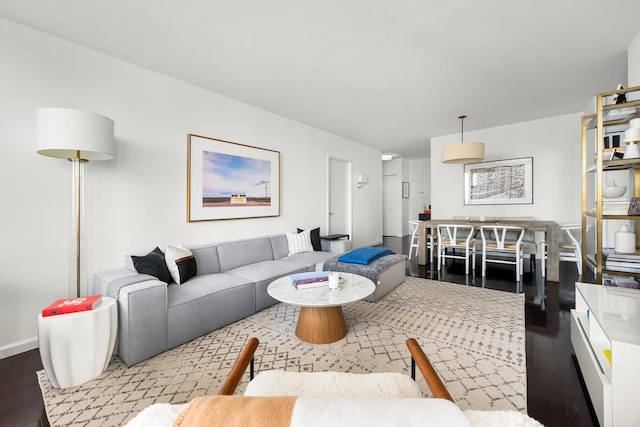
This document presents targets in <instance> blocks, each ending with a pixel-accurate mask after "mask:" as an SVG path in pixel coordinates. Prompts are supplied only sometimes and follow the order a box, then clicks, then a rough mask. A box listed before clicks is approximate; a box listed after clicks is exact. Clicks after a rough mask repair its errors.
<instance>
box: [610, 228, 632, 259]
mask: <svg viewBox="0 0 640 427" xmlns="http://www.w3.org/2000/svg"><path fill="white" fill-rule="evenodd" d="M615 241H616V246H615V250H616V253H618V254H633V253H635V252H636V235H635V233H634V232H633V231H630V230H629V226H628V225H622V226H620V230H618V231H616V236H615Z"/></svg>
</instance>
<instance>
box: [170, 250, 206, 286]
mask: <svg viewBox="0 0 640 427" xmlns="http://www.w3.org/2000/svg"><path fill="white" fill-rule="evenodd" d="M164 258H165V261H166V262H167V267H169V271H170V272H171V277H173V281H174V282H176V283H177V284H178V285H181V284H183V283H184V282H186V281H187V280H189V279H191V278H192V277H193V276H195V275H196V274H197V273H198V267H197V265H196V259H195V258H194V256H193V253H192V252H191V251H190V250H189V249H187V248H185V247H184V246H183V245H176V246H167V250H166V251H165V254H164Z"/></svg>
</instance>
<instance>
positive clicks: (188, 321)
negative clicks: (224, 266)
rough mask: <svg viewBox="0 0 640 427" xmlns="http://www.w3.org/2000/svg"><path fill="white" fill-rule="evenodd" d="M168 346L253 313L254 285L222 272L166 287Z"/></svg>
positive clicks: (254, 305) (254, 304)
mask: <svg viewBox="0 0 640 427" xmlns="http://www.w3.org/2000/svg"><path fill="white" fill-rule="evenodd" d="M167 303H168V308H167V345H168V348H170V347H174V346H176V345H179V344H182V343H184V342H187V341H190V340H192V339H194V338H196V337H199V336H201V335H204V334H206V333H208V332H210V331H213V330H215V329H218V328H221V327H222V326H224V325H228V324H229V323H232V322H235V321H237V320H240V319H242V318H245V317H247V316H250V315H251V314H253V313H255V307H256V303H255V286H254V285H253V283H251V282H250V281H248V280H246V279H243V278H241V277H238V276H233V275H230V274H225V273H216V274H206V275H199V276H196V277H194V278H192V279H191V280H189V282H188V283H187V284H185V285H183V286H179V285H176V284H171V285H169V286H167Z"/></svg>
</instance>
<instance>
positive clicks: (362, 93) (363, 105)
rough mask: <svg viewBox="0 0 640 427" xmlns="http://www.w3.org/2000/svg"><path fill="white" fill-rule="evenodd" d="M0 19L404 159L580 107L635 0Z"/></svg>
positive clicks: (311, 3) (626, 38)
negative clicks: (431, 146)
mask: <svg viewBox="0 0 640 427" xmlns="http://www.w3.org/2000/svg"><path fill="white" fill-rule="evenodd" d="M0 16H2V17H5V18H7V19H10V20H13V21H16V22H19V23H22V24H25V25H28V26H30V27H33V28H36V29H39V30H42V31H45V32H48V33H51V34H53V35H56V36H59V37H61V38H63V39H67V40H70V41H72V42H75V43H78V44H80V45H84V46H87V47H89V48H92V49H95V50H98V51H101V52H104V53H106V54H108V55H112V56H114V57H118V58H121V59H123V60H125V61H128V62H131V63H134V64H137V65H140V66H142V67H145V68H148V69H150V70H155V71H157V72H160V73H163V74H166V75H169V76H173V77H176V78H178V79H181V80H184V81H187V82H191V83H193V84H195V85H197V86H200V87H203V88H207V89H210V90H212V91H214V92H217V93H220V94H223V95H226V96H229V97H231V98H235V99H238V100H241V101H244V102H246V103H248V104H252V105H255V106H257V107H260V108H262V109H265V110H268V111H271V112H274V113H277V114H280V115H282V116H285V117H289V118H292V119H294V120H298V121H300V122H304V123H307V124H310V125H312V126H315V127H318V128H320V129H324V130H326V131H328V132H331V133H334V134H337V135H341V136H343V137H346V138H349V139H352V140H354V141H358V142H361V143H363V144H367V145H370V146H373V147H376V148H378V149H380V150H382V151H386V152H394V153H397V154H399V155H401V156H403V157H409V158H420V157H427V156H428V155H429V151H428V140H429V138H430V137H432V136H439V135H446V134H453V133H457V132H459V130H460V122H459V120H458V118H457V117H458V116H459V115H461V114H466V115H467V116H468V118H467V119H466V120H465V130H472V129H481V128H486V127H493V126H499V125H504V124H509V123H517V122H523V121H528V120H534V119H539V118H544V117H551V116H555V115H561V114H567V113H575V112H579V111H582V110H583V109H584V108H585V106H586V105H587V104H588V102H589V100H590V99H591V97H592V96H593V95H594V94H595V93H596V92H600V91H604V90H609V89H614V88H615V86H616V84H617V83H620V82H622V83H624V82H626V77H627V62H626V51H627V48H628V47H629V45H630V44H631V42H632V41H633V39H634V37H635V36H636V34H638V33H639V32H640V1H639V0H608V1H602V0H483V1H478V0H448V1H447V0H438V1H434V0H394V1H391V0H270V1H259V0H254V1H250V0H227V1H222V0H182V1H178V0H55V1H52V0H0ZM576 126H578V125H577V124H576ZM485 142H487V141H485Z"/></svg>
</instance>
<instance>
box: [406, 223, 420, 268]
mask: <svg viewBox="0 0 640 427" xmlns="http://www.w3.org/2000/svg"><path fill="white" fill-rule="evenodd" d="M419 225H420V221H416V220H409V227H410V229H411V241H410V242H409V259H411V255H412V254H413V248H416V257H417V256H418V251H419V250H420V245H419V244H418V226H419Z"/></svg>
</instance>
